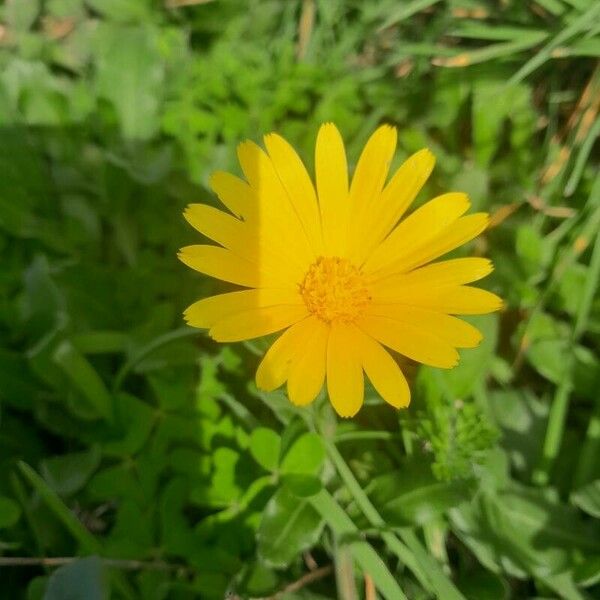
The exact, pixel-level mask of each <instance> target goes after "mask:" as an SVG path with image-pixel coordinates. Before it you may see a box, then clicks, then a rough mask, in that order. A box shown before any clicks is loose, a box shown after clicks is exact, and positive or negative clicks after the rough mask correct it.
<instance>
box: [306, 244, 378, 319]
mask: <svg viewBox="0 0 600 600" xmlns="http://www.w3.org/2000/svg"><path fill="white" fill-rule="evenodd" d="M300 293H301V294H302V298H303V299H304V302H305V304H306V308H308V310H309V312H311V313H312V314H313V315H315V316H316V317H318V318H319V319H321V320H322V321H325V322H326V323H332V322H334V321H341V322H343V323H352V322H353V321H355V320H356V319H357V318H358V317H359V316H360V315H361V314H362V313H363V311H364V309H365V308H366V306H367V305H368V304H369V302H370V301H371V296H370V295H369V290H368V289H367V285H366V281H365V278H364V275H363V274H362V272H361V271H360V269H358V268H357V267H355V266H354V265H353V264H352V263H351V262H350V261H349V260H347V259H345V258H338V257H337V256H320V257H319V258H318V259H317V261H316V262H315V263H313V264H312V265H311V266H310V268H309V269H308V272H307V273H306V277H305V278H304V281H303V282H302V283H301V284H300Z"/></svg>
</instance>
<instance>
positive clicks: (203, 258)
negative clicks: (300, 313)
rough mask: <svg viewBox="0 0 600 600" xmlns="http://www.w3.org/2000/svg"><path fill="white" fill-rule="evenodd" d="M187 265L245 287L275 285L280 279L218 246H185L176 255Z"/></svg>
mask: <svg viewBox="0 0 600 600" xmlns="http://www.w3.org/2000/svg"><path fill="white" fill-rule="evenodd" d="M177 256H178V258H179V260H180V261H181V262H182V263H184V264H186V265H187V266H188V267H191V268H192V269H195V270H196V271H199V272H200V273H205V274H206V275H210V276H211V277H216V278H217V279H222V280H223V281H229V282H230V283H235V284H237V285H243V286H245V287H277V285H278V284H281V282H280V281H278V280H277V279H275V278H274V277H273V276H271V275H268V274H267V273H265V272H264V270H262V271H261V269H260V268H259V267H258V266H257V265H255V264H254V263H251V262H250V261H248V260H246V259H245V258H241V257H239V256H237V255H235V254H233V252H230V251H229V250H226V249H225V248H220V247H218V246H205V245H194V246H185V247H184V248H182V249H181V250H180V251H179V254H178V255H177Z"/></svg>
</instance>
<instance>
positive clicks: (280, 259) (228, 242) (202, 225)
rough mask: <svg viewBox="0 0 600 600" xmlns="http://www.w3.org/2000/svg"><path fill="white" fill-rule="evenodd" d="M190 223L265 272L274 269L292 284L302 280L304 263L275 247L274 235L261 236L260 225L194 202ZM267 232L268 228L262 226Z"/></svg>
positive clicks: (187, 215) (187, 214) (187, 213)
mask: <svg viewBox="0 0 600 600" xmlns="http://www.w3.org/2000/svg"><path fill="white" fill-rule="evenodd" d="M183 215H184V217H185V219H186V220H187V221H188V223H189V224H190V225H191V226H192V227H194V228H195V229H196V230H198V231H199V232H200V233H202V234H204V235H205V236H206V237H208V238H210V239H211V240H214V241H215V242H217V243H219V244H221V245H222V246H224V247H225V248H227V249H229V250H231V251H232V252H233V253H234V254H236V255H237V256H241V257H244V258H245V259H246V260H247V261H248V262H251V263H253V264H255V265H260V266H261V270H262V271H264V272H265V273H272V274H273V276H274V278H275V279H277V280H278V281H289V282H290V283H292V284H296V283H299V282H300V281H302V279H303V278H304V276H305V274H306V270H305V268H304V267H301V266H300V265H299V264H298V263H297V262H292V261H290V260H289V259H288V258H287V257H286V256H285V255H282V254H281V252H280V251H279V250H278V248H277V247H274V245H273V243H272V241H273V240H272V239H269V238H267V237H262V238H261V237H259V234H260V233H261V230H260V228H258V227H256V226H255V225H254V224H252V223H246V222H244V221H240V220H239V219H237V218H235V217H233V216H231V215H229V214H227V213H225V212H223V211H221V210H218V209H216V208H213V207H212V206H207V205H206V204H190V205H188V206H187V207H186V209H185V211H184V213H183ZM262 233H263V234H266V233H267V231H266V230H262Z"/></svg>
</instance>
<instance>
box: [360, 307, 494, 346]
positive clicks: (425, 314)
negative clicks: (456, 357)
mask: <svg viewBox="0 0 600 600" xmlns="http://www.w3.org/2000/svg"><path fill="white" fill-rule="evenodd" d="M368 314H369V315H377V316H380V317H386V318H388V319H393V320H394V321H398V322H400V323H403V324H404V325H408V326H410V327H413V328H417V329H419V330H420V331H422V332H423V333H426V334H430V335H432V336H435V337H438V338H440V339H441V340H443V341H444V342H446V343H448V344H449V345H451V346H454V347H455V348H474V347H475V346H478V345H479V342H481V339H482V335H481V332H480V331H479V330H478V329H476V328H475V327H473V325H471V324H470V323H467V322H465V321H462V320H461V319H457V318H456V317H451V316H450V315H447V314H443V313H441V312H435V311H433V310H426V309H423V308H420V307H419V308H417V307H415V306H406V305H403V304H373V305H371V306H370V307H369V313H368Z"/></svg>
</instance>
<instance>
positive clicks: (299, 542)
mask: <svg viewBox="0 0 600 600" xmlns="http://www.w3.org/2000/svg"><path fill="white" fill-rule="evenodd" d="M322 528H323V520H322V519H321V517H320V516H319V513H317V511H315V509H314V508H313V507H312V506H311V504H310V503H309V502H308V501H307V500H304V499H302V498H298V497H296V496H295V495H293V494H292V493H291V492H289V491H288V490H286V489H285V488H282V489H280V490H278V491H277V492H276V493H275V495H274V496H273V497H272V498H271V500H270V501H269V503H268V504H267V506H266V507H265V510H264V512H263V517H262V519H261V522H260V526H259V528H258V533H257V540H258V552H259V554H260V556H261V557H262V558H263V559H264V560H265V562H266V563H267V564H269V565H271V566H273V567H275V568H285V567H287V566H288V565H289V564H290V563H291V562H292V561H293V560H294V559H295V558H297V557H298V556H299V555H300V554H301V552H302V551H304V550H306V549H308V548H310V547H311V546H313V545H314V544H315V543H316V541H317V540H318V539H319V536H320V534H321V530H322Z"/></svg>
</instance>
